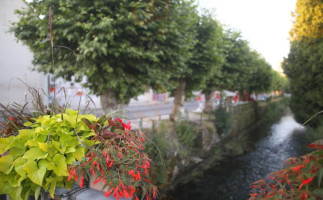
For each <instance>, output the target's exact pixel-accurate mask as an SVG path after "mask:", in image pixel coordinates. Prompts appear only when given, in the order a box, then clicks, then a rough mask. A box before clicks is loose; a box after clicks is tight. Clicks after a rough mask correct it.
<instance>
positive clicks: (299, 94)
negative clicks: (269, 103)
mask: <svg viewBox="0 0 323 200" xmlns="http://www.w3.org/2000/svg"><path fill="white" fill-rule="evenodd" d="M322 55H323V40H322V39H317V38H314V39H308V40H301V41H294V42H292V44H291V47H290V53H289V54H288V58H286V59H285V60H284V63H283V69H284V72H285V73H286V75H287V77H288V79H289V81H290V90H291V94H292V97H291V109H292V111H293V113H294V114H295V119H296V120H297V121H298V122H299V123H304V122H305V121H307V120H308V119H310V118H311V117H312V116H313V115H315V114H316V113H318V112H320V111H322V110H323V100H322V93H323V88H322V84H323V59H322ZM321 123H322V116H321V115H319V116H317V117H315V118H314V119H312V120H311V121H309V123H308V124H307V125H309V126H312V127H317V126H318V125H320V124H321Z"/></svg>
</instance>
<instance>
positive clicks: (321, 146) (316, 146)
mask: <svg viewBox="0 0 323 200" xmlns="http://www.w3.org/2000/svg"><path fill="white" fill-rule="evenodd" d="M307 147H309V148H314V149H319V150H322V149H323V145H322V144H309V145H307Z"/></svg>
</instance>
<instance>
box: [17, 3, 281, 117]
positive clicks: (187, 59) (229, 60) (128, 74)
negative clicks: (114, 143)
mask: <svg viewBox="0 0 323 200" xmlns="http://www.w3.org/2000/svg"><path fill="white" fill-rule="evenodd" d="M49 7H51V10H52V12H53V20H52V24H50V25H51V26H52V27H53V43H54V46H53V49H51V48H50V46H51V45H50V36H49V27H48V20H49V15H48V8H49ZM17 13H18V14H19V16H20V20H19V21H18V22H17V23H15V24H13V27H12V29H11V30H12V31H13V32H14V33H15V36H16V37H17V38H18V39H19V40H21V41H23V43H24V44H26V45H27V46H29V47H30V49H31V50H32V52H33V53H34V59H33V64H34V66H35V68H34V69H35V70H38V71H40V72H45V73H52V74H54V75H56V76H58V77H63V78H65V79H67V80H70V79H71V78H72V77H73V76H74V77H75V80H76V81H81V80H82V78H83V77H86V79H87V81H86V83H84V87H87V88H89V89H90V90H91V91H92V93H93V94H96V95H100V96H101V106H102V108H103V109H104V110H105V112H108V110H109V109H114V108H115V106H116V105H118V104H127V103H128V102H129V100H130V99H131V98H133V97H136V96H138V95H140V94H142V93H143V92H144V90H145V86H147V85H149V86H151V87H152V88H153V89H154V90H156V91H171V92H172V94H173V95H174V97H175V101H174V107H173V113H172V115H171V119H175V118H176V116H177V113H178V111H179V108H180V107H181V106H182V104H183V98H184V96H190V95H192V92H193V91H197V90H202V91H203V92H204V93H205V95H206V97H207V99H210V97H211V95H212V92H213V91H214V90H222V89H229V90H239V91H246V92H248V93H252V92H265V91H268V90H271V89H282V87H284V85H285V84H283V85H281V83H283V82H284V81H281V80H282V79H283V78H282V77H281V76H280V75H279V74H278V73H276V72H274V71H273V70H272V68H271V66H270V65H269V64H268V63H267V62H266V61H265V60H264V59H263V58H262V57H261V56H260V55H259V54H258V53H257V52H255V51H253V50H251V49H250V47H249V46H248V42H247V41H245V40H243V39H242V38H241V36H240V34H239V33H237V32H235V31H232V30H224V28H223V26H221V24H220V23H219V22H217V21H216V20H214V19H213V18H212V17H211V15H209V14H207V12H204V14H198V11H197V5H196V3H195V2H194V0H183V1H177V0H154V1H151V0H143V1H134V0H105V1H103V0H96V1H87V0H70V1H54V0H43V1H37V0H34V1H32V2H30V3H27V2H26V8H25V9H22V10H18V11H17ZM52 56H53V57H52ZM53 60H54V61H55V62H53ZM53 63H54V64H53Z"/></svg>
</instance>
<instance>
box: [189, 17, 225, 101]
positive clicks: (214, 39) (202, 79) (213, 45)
mask: <svg viewBox="0 0 323 200" xmlns="http://www.w3.org/2000/svg"><path fill="white" fill-rule="evenodd" d="M194 30H195V31H196V36H195V38H196V41H197V42H196V44H195V46H194V48H193V49H192V50H191V52H192V57H191V59H189V61H188V64H187V68H188V69H187V70H186V71H185V73H186V74H185V75H184V74H183V76H184V77H185V82H186V91H185V92H186V96H190V95H191V93H192V91H196V90H200V89H201V88H206V81H207V80H208V79H210V78H212V77H213V76H214V75H216V74H219V73H220V70H221V68H220V66H221V64H222V62H223V60H224V55H223V54H222V52H221V48H222V47H221V45H222V27H221V26H220V24H219V23H218V22H217V21H216V20H215V19H213V18H212V17H211V15H203V16H200V17H199V22H197V23H196V24H195V25H194Z"/></svg>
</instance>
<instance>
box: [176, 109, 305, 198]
mask: <svg viewBox="0 0 323 200" xmlns="http://www.w3.org/2000/svg"><path fill="white" fill-rule="evenodd" d="M256 131H258V132H259V131H262V130H259V129H258V130H256ZM267 131H268V134H267V136H266V137H265V138H262V139H261V140H258V141H257V142H255V145H254V147H253V148H252V149H253V150H252V151H250V152H248V153H246V154H244V155H242V156H238V157H235V158H227V159H225V160H223V161H221V163H219V165H217V167H215V168H213V169H212V170H209V171H207V172H206V173H204V175H203V176H202V177H199V178H197V179H195V180H194V181H191V182H189V183H186V184H184V185H183V184H182V185H180V186H179V187H177V189H176V191H175V192H174V194H173V195H174V196H175V199H199V200H204V199H205V200H206V199H207V200H210V199H212V200H226V199H234V200H245V199H248V197H249V194H250V190H251V184H252V183H253V182H254V181H256V180H259V179H262V178H265V177H268V175H269V174H270V173H272V172H273V171H275V170H278V169H281V168H282V165H283V161H284V160H285V159H287V158H289V157H296V156H300V155H302V154H304V151H305V150H306V148H305V146H306V142H304V141H305V134H304V133H305V131H306V130H305V128H304V127H303V126H302V125H300V124H298V123H297V122H295V120H294V118H293V116H292V114H291V113H289V114H286V115H284V116H283V117H281V119H280V121H278V122H277V123H275V124H273V125H272V126H271V128H270V130H267Z"/></svg>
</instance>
